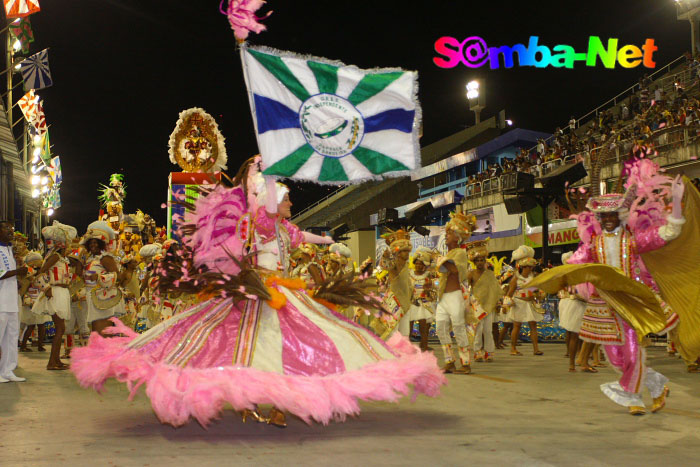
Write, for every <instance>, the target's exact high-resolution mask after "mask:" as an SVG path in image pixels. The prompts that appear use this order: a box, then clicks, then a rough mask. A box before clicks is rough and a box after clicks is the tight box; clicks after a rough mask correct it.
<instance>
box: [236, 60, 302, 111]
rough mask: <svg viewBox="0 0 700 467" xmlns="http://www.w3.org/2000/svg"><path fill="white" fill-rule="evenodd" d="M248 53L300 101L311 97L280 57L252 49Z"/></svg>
mask: <svg viewBox="0 0 700 467" xmlns="http://www.w3.org/2000/svg"><path fill="white" fill-rule="evenodd" d="M248 53H249V54H251V55H252V56H253V57H255V58H256V59H257V60H258V62H260V64H261V65H262V66H264V67H265V68H266V69H267V71H269V72H270V73H272V74H273V75H274V77H275V78H277V79H278V80H280V82H281V83H282V84H283V85H285V86H286V87H287V89H289V90H290V91H291V93H292V94H294V95H295V96H297V98H298V99H299V100H300V101H302V102H303V101H305V100H306V99H308V98H309V97H310V94H309V91H307V90H306V88H305V87H304V85H303V84H301V81H299V80H298V79H297V77H296V76H294V73H292V70H290V69H289V67H288V66H287V64H286V63H284V62H283V61H282V59H281V58H280V57H278V56H276V55H269V54H264V53H261V52H258V51H257V50H251V49H248Z"/></svg>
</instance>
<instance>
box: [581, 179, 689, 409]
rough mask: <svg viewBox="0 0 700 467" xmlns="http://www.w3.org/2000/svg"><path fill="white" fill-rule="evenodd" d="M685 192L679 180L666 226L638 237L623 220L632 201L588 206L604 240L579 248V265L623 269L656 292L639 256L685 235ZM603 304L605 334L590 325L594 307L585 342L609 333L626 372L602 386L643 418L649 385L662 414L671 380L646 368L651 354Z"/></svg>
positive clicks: (620, 198) (616, 361) (614, 360)
mask: <svg viewBox="0 0 700 467" xmlns="http://www.w3.org/2000/svg"><path fill="white" fill-rule="evenodd" d="M683 190H684V188H683V184H682V182H679V181H678V180H676V181H675V182H674V183H673V186H672V196H673V209H672V213H671V214H670V215H669V216H668V217H667V223H666V224H664V225H662V226H660V227H652V228H650V229H647V230H646V231H641V230H638V231H636V232H635V233H632V232H631V230H630V229H629V228H628V227H627V225H626V224H625V223H624V222H623V219H621V217H620V214H621V213H622V214H626V213H628V212H629V205H630V204H631V201H632V200H631V199H629V197H626V196H625V195H623V194H618V193H610V194H607V195H602V196H598V197H593V198H591V199H590V200H589V201H588V203H587V205H586V207H587V208H588V210H589V211H591V212H593V213H595V214H596V215H597V216H598V217H599V219H600V225H601V227H602V229H603V231H602V232H601V234H599V235H593V236H592V238H591V241H590V243H585V244H583V245H581V246H580V247H579V250H577V252H576V255H575V260H576V261H578V262H595V263H602V264H607V265H609V266H613V267H616V268H619V269H621V270H622V271H623V272H624V274H625V275H627V276H628V277H632V278H635V279H637V280H641V281H642V282H645V283H646V284H647V285H649V286H651V287H652V288H654V287H653V282H652V281H653V279H651V277H650V276H649V274H648V273H646V274H645V269H646V268H645V267H644V265H643V263H642V262H641V259H640V258H639V254H640V253H643V252H645V251H648V250H651V249H655V248H658V247H660V246H662V245H663V244H664V243H665V242H669V241H671V240H673V239H674V238H676V237H677V236H678V235H679V234H680V232H681V226H682V225H683V223H684V222H685V219H684V218H683V215H682V208H681V199H682V197H683ZM594 299H595V298H594ZM597 300H601V299H600V298H598V299H597ZM602 302H603V303H602V305H600V304H599V305H598V306H597V307H596V309H597V311H598V313H597V315H596V316H597V317H598V319H597V321H598V322H599V323H601V322H602V323H603V324H602V325H605V329H602V328H601V326H602V325H601V324H597V326H593V325H591V324H588V322H589V321H591V319H590V318H591V316H590V312H589V310H590V308H591V305H590V304H589V308H588V309H587V310H586V314H585V315H584V320H583V324H582V326H581V337H582V338H584V339H585V338H589V339H590V336H591V335H593V336H600V335H601V334H606V336H604V337H605V339H604V340H605V341H606V342H604V344H605V347H604V348H605V353H606V354H607V356H608V360H609V361H610V364H611V365H613V367H615V369H617V370H618V371H620V372H622V376H621V378H620V380H619V381H618V382H614V383H605V384H603V385H601V390H602V391H603V393H604V394H605V395H606V396H608V397H609V398H610V399H611V400H612V401H613V402H615V403H617V404H620V405H622V406H624V407H628V408H629V412H630V414H632V415H642V414H644V413H645V412H646V408H645V405H644V402H643V401H642V398H641V389H642V387H643V386H646V387H647V389H649V392H650V393H651V396H652V398H653V405H652V408H651V411H652V412H657V411H659V410H661V409H662V408H663V407H664V406H665V404H666V395H667V392H668V388H667V386H666V383H667V382H668V378H666V377H665V376H663V375H662V374H661V373H659V372H657V371H655V370H653V369H652V368H651V367H648V366H646V352H645V351H644V349H643V348H642V347H641V346H640V344H639V339H638V335H637V332H636V331H635V329H634V328H633V327H632V326H631V325H630V324H629V323H628V322H627V321H626V320H624V319H622V318H621V317H620V315H619V314H618V313H617V312H616V311H615V310H614V309H613V308H611V307H610V306H609V305H607V304H606V303H605V301H604V300H602ZM603 313H605V315H603ZM610 318H612V321H611V320H610ZM587 324H588V328H590V329H591V330H592V331H591V332H590V333H585V334H584V332H585V331H587V329H588V328H587V327H586V326H587ZM601 343H602V342H601Z"/></svg>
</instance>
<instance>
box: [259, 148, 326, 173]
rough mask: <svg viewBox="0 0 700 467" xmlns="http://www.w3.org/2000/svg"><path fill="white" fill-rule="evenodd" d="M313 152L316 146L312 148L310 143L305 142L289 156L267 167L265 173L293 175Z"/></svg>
mask: <svg viewBox="0 0 700 467" xmlns="http://www.w3.org/2000/svg"><path fill="white" fill-rule="evenodd" d="M313 153H314V148H312V147H311V146H310V145H309V144H308V143H305V144H304V145H303V146H301V147H299V148H297V149H296V150H295V151H294V152H292V153H291V154H289V155H288V156H285V157H283V158H282V159H280V160H278V161H277V162H275V163H274V164H272V165H271V166H270V167H268V168H267V169H265V170H264V171H263V175H278V176H280V177H291V176H292V175H294V174H295V173H297V170H299V169H301V166H302V165H304V164H306V161H308V160H309V157H311V155H312V154H313Z"/></svg>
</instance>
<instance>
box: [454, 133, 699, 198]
mask: <svg viewBox="0 0 700 467" xmlns="http://www.w3.org/2000/svg"><path fill="white" fill-rule="evenodd" d="M698 139H700V124H696V125H693V126H684V125H676V126H673V127H668V128H663V129H661V130H657V131H655V132H654V133H652V135H651V137H650V138H649V140H650V142H651V143H652V144H653V147H654V150H655V151H656V153H657V154H658V155H660V154H663V153H665V152H668V151H671V150H673V149H678V148H679V147H684V146H687V145H689V144H691V143H693V142H695V141H696V140H698ZM635 142H636V141H635V140H634V139H628V140H622V141H618V142H616V147H615V148H614V150H613V151H611V152H610V154H609V156H608V157H607V158H606V159H605V160H604V161H603V165H604V166H607V165H611V164H615V163H618V162H620V160H621V159H622V156H624V155H626V154H628V153H629V150H630V147H631V145H633V144H635ZM602 149H603V148H602V147H600V146H599V147H595V148H593V149H591V150H590V151H582V152H579V153H576V154H571V155H569V156H567V157H566V158H564V159H555V160H553V161H548V162H545V163H543V164H540V165H534V166H532V167H530V168H529V169H527V170H525V172H530V173H531V174H533V175H535V176H536V177H541V176H544V175H547V174H548V173H550V172H552V171H553V170H554V169H556V168H558V167H561V166H563V165H568V164H575V163H578V162H583V164H584V165H585V166H586V167H588V168H590V167H591V159H593V160H595V159H596V158H597V157H598V156H599V154H600V151H601V150H602ZM654 156H655V155H652V156H651V158H652V159H653V158H654ZM502 177H503V175H500V176H498V177H493V178H489V179H487V180H484V181H482V182H474V183H470V184H467V185H466V187H465V198H469V199H471V198H479V197H481V196H485V195H488V194H490V193H494V192H499V191H500V188H501V185H502V180H501V179H502Z"/></svg>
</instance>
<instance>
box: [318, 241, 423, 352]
mask: <svg viewBox="0 0 700 467" xmlns="http://www.w3.org/2000/svg"><path fill="white" fill-rule="evenodd" d="M382 237H383V238H384V241H385V242H386V244H387V246H388V248H387V249H386V250H384V253H383V254H382V259H381V267H382V269H383V270H384V271H386V272H387V276H386V281H387V282H386V292H385V294H384V297H383V300H382V303H383V304H384V307H385V309H386V310H387V311H388V312H389V313H388V314H384V315H383V316H382V319H381V320H380V322H381V325H383V326H384V327H383V329H381V328H379V327H377V328H375V330H376V331H377V333H378V334H379V335H380V336H381V337H382V339H384V340H386V339H388V338H389V337H391V335H392V333H393V332H394V331H398V333H399V334H401V335H403V336H408V335H409V334H410V316H409V311H410V310H411V304H412V302H411V297H412V296H413V284H412V283H411V277H410V273H409V268H408V258H409V255H410V254H411V250H412V249H413V247H412V246H411V240H410V238H411V236H410V234H409V233H408V232H407V231H405V230H404V229H399V230H389V231H388V232H387V233H385V234H383V235H382ZM331 246H332V245H331Z"/></svg>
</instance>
